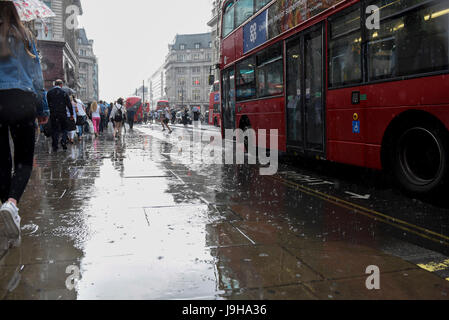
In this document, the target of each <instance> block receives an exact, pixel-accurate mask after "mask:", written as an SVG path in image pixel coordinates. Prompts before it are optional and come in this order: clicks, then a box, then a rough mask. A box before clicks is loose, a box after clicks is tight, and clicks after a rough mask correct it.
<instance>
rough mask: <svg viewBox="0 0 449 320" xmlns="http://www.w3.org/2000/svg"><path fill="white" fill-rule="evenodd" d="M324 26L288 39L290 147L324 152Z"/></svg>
mask: <svg viewBox="0 0 449 320" xmlns="http://www.w3.org/2000/svg"><path fill="white" fill-rule="evenodd" d="M323 45H324V44H323V27H322V25H321V24H320V25H319V26H318V27H313V28H311V29H309V30H306V31H304V32H302V33H301V34H300V35H299V36H296V37H295V38H292V39H291V40H289V41H288V42H287V91H286V92H287V97H286V109H287V111H286V114H287V148H289V149H294V150H296V151H300V152H303V153H306V154H312V155H322V154H324V151H325V150H324V147H325V123H324V119H325V118H324V116H325V112H324V111H325V108H324V102H325V100H324V64H323V63H324V50H323Z"/></svg>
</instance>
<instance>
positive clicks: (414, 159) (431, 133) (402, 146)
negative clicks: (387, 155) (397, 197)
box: [394, 125, 449, 195]
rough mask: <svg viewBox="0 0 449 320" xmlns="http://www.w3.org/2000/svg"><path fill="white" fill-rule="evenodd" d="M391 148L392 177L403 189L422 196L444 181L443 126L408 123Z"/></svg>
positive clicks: (445, 156)
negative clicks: (409, 124) (392, 151)
mask: <svg viewBox="0 0 449 320" xmlns="http://www.w3.org/2000/svg"><path fill="white" fill-rule="evenodd" d="M394 150H395V151H394V163H395V175H396V179H397V180H398V182H399V184H400V185H401V186H402V187H403V188H404V189H405V190H406V191H408V192H411V193H413V194H418V195H424V194H429V193H431V192H435V191H438V190H439V189H440V188H441V187H442V186H443V185H444V184H445V182H446V179H447V177H448V171H449V168H448V166H449V164H448V160H449V158H448V156H449V154H448V141H447V132H445V131H444V129H442V128H437V127H433V126H422V125H412V126H409V127H408V128H406V129H405V130H403V131H402V133H401V134H400V135H399V138H398V139H397V140H396V145H395V149H394Z"/></svg>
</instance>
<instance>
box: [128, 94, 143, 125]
mask: <svg viewBox="0 0 449 320" xmlns="http://www.w3.org/2000/svg"><path fill="white" fill-rule="evenodd" d="M125 107H126V110H130V109H133V110H134V112H135V116H134V121H135V122H138V121H139V120H141V119H143V108H142V98H141V97H137V96H136V97H129V98H127V99H126V102H125Z"/></svg>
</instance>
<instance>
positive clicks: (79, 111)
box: [75, 99, 87, 140]
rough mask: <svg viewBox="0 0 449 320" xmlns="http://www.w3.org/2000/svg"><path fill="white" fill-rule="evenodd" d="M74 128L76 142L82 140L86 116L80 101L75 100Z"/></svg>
mask: <svg viewBox="0 0 449 320" xmlns="http://www.w3.org/2000/svg"><path fill="white" fill-rule="evenodd" d="M75 111H76V127H77V129H78V130H77V134H78V140H81V139H82V138H83V134H84V125H85V124H86V119H87V114H86V109H85V106H84V104H83V102H82V101H81V100H80V99H76V110H75Z"/></svg>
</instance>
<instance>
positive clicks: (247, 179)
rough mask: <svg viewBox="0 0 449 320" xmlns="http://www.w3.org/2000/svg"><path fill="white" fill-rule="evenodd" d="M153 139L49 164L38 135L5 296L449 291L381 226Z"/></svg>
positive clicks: (87, 147) (88, 147) (82, 148)
mask: <svg viewBox="0 0 449 320" xmlns="http://www.w3.org/2000/svg"><path fill="white" fill-rule="evenodd" d="M162 137H163V136H162V133H161V132H159V131H158V130H152V129H151V128H141V129H139V130H138V131H135V132H133V133H130V134H129V135H128V136H126V137H124V138H123V139H122V140H120V141H113V139H112V138H111V136H110V135H105V136H103V137H101V138H100V139H97V140H92V139H91V138H86V139H85V140H84V141H83V142H82V143H80V144H79V145H74V146H70V147H69V150H68V151H67V152H60V153H58V154H52V152H51V148H50V141H49V140H45V139H43V138H41V141H40V142H39V144H38V145H37V147H36V151H37V152H36V159H35V165H34V171H33V176H32V179H31V181H30V184H29V186H28V188H27V191H26V194H25V196H24V198H23V200H22V203H21V206H20V208H21V215H22V218H23V223H22V226H23V228H22V233H23V242H22V246H21V247H19V248H17V249H11V250H9V251H7V250H5V246H6V244H5V243H4V241H3V240H2V239H0V298H1V299H283V300H284V299H449V282H448V281H444V279H441V278H440V277H438V276H436V275H435V274H432V273H429V272H427V271H424V270H422V269H420V268H419V267H418V266H417V265H416V264H414V263H411V262H408V261H406V260H404V259H401V258H399V257H397V256H394V252H395V251H397V250H392V251H391V252H388V250H387V247H386V245H385V244H386V243H388V244H389V246H390V248H391V247H392V246H393V245H394V244H395V243H400V242H399V241H398V240H395V238H393V237H391V235H390V234H389V233H388V230H386V229H385V228H384V227H383V226H382V225H381V224H380V223H379V222H377V221H375V220H373V219H371V218H369V217H366V216H363V215H358V214H356V213H354V212H353V211H351V210H350V209H345V208H342V207H341V206H338V205H335V204H332V203H329V202H326V201H323V200H322V199H319V198H316V197H313V196H312V195H310V194H306V193H302V192H300V191H298V190H294V189H292V188H288V187H287V186H286V185H285V184H282V183H279V182H278V181H276V180H273V179H268V178H264V177H260V176H258V170H257V168H254V167H251V166H237V165H236V166H230V165H205V164H203V165H198V164H195V165H193V164H180V163H178V162H172V161H171V156H170V155H171V154H174V153H175V152H174V147H173V145H171V144H170V143H167V142H165V141H163V140H161V138H162ZM370 265H376V266H378V267H379V268H380V271H381V279H382V282H381V283H382V288H381V290H379V291H376V290H374V291H371V290H368V289H367V288H366V279H367V276H368V275H366V272H365V271H366V268H367V267H368V266H370ZM69 266H74V267H76V268H79V270H80V281H79V282H78V283H77V286H76V288H75V289H74V290H70V288H69V289H68V287H67V281H68V280H67V279H69V278H70V276H73V275H75V276H76V274H70V273H67V272H66V271H67V267H69ZM70 283H72V282H70Z"/></svg>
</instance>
